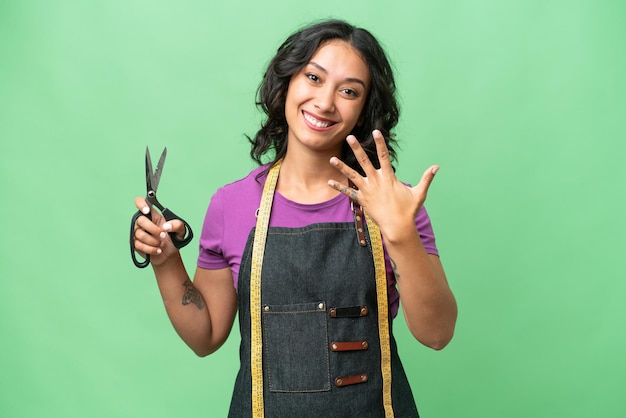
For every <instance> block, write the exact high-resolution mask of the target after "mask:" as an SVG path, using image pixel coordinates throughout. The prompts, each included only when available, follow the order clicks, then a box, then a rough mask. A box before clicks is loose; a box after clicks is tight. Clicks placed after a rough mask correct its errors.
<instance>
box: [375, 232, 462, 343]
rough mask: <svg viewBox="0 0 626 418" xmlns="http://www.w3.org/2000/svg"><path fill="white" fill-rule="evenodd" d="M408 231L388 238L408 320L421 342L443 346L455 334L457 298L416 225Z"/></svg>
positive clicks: (403, 307) (388, 248)
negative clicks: (423, 242)
mask: <svg viewBox="0 0 626 418" xmlns="http://www.w3.org/2000/svg"><path fill="white" fill-rule="evenodd" d="M408 231H409V232H407V233H406V234H402V235H401V236H396V237H395V238H394V239H393V240H391V239H390V240H387V241H385V245H386V249H387V252H388V254H389V257H390V259H391V262H392V266H393V269H394V273H395V275H396V280H397V286H398V292H399V293H400V300H401V304H402V309H403V312H404V315H405V320H406V323H407V325H408V327H409V330H410V331H411V333H412V334H413V336H414V337H415V338H416V339H417V340H418V341H420V342H421V343H423V344H424V345H426V346H428V347H431V348H433V349H442V348H444V347H445V346H446V345H447V344H448V342H450V340H451V339H452V336H453V334H454V327H455V324H456V318H457V306H456V301H455V299H454V295H453V294H452V291H451V290H450V287H449V285H448V282H447V280H446V277H445V273H444V271H443V267H442V266H441V263H440V262H439V258H438V257H437V256H434V255H429V254H428V253H427V252H426V250H425V249H424V246H423V245H422V243H421V241H420V239H419V234H418V232H417V231H416V230H415V229H414V228H410V229H408Z"/></svg>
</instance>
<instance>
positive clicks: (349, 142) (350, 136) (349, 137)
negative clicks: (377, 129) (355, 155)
mask: <svg viewBox="0 0 626 418" xmlns="http://www.w3.org/2000/svg"><path fill="white" fill-rule="evenodd" d="M346 141H348V144H354V143H355V142H356V137H355V136H354V135H348V136H347V137H346Z"/></svg>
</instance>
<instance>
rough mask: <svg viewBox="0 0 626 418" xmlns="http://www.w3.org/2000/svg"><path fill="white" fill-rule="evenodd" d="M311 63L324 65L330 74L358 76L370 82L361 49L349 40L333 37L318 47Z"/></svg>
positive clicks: (348, 76)
mask: <svg viewBox="0 0 626 418" xmlns="http://www.w3.org/2000/svg"><path fill="white" fill-rule="evenodd" d="M309 63H315V64H317V65H319V66H321V67H323V68H324V69H325V70H326V72H327V73H328V74H329V75H333V76H337V77H341V78H358V79H360V80H362V81H364V82H365V83H367V84H369V79H370V72H369V68H368V65H367V63H366V62H365V60H364V59H363V57H362V56H361V54H360V53H359V51H358V50H357V49H356V48H355V47H353V46H352V45H350V44H349V43H348V42H346V41H343V40H340V39H332V40H328V41H325V42H323V43H322V44H320V46H319V47H318V48H317V50H316V51H315V53H314V54H313V56H312V57H311V60H310V61H309Z"/></svg>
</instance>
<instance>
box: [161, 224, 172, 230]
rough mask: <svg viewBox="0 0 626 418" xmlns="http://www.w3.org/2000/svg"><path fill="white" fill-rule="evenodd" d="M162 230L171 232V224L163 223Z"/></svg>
mask: <svg viewBox="0 0 626 418" xmlns="http://www.w3.org/2000/svg"><path fill="white" fill-rule="evenodd" d="M163 229H165V230H166V231H171V230H172V224H171V223H169V222H165V223H164V224H163Z"/></svg>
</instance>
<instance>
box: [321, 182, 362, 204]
mask: <svg viewBox="0 0 626 418" xmlns="http://www.w3.org/2000/svg"><path fill="white" fill-rule="evenodd" d="M328 185H329V186H330V187H332V188H333V189H335V190H337V191H338V192H341V193H343V194H345V195H346V196H348V197H349V198H350V199H351V200H352V201H354V202H355V203H358V201H359V192H358V190H355V189H353V188H352V187H349V186H346V185H345V184H341V183H339V182H336V181H334V180H329V181H328Z"/></svg>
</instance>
